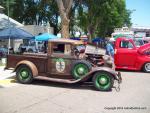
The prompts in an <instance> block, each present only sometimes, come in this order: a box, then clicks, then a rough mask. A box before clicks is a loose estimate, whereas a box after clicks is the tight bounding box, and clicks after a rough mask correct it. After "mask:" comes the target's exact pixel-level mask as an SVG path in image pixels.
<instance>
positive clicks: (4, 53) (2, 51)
mask: <svg viewBox="0 0 150 113" xmlns="http://www.w3.org/2000/svg"><path fill="white" fill-rule="evenodd" d="M7 52H8V49H7V48H4V47H1V48H0V58H3V57H6V56H7Z"/></svg>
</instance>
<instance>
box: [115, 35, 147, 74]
mask: <svg viewBox="0 0 150 113" xmlns="http://www.w3.org/2000/svg"><path fill="white" fill-rule="evenodd" d="M114 56H115V57H114V58H115V59H114V61H115V66H116V69H126V70H138V71H141V70H143V71H145V72H148V73H150V43H147V44H144V45H140V46H138V47H137V45H136V43H135V41H134V40H133V39H132V38H125V37H120V38H117V39H116V42H115V55H114Z"/></svg>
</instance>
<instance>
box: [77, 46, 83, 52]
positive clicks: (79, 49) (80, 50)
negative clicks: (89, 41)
mask: <svg viewBox="0 0 150 113" xmlns="http://www.w3.org/2000/svg"><path fill="white" fill-rule="evenodd" d="M75 48H76V49H77V50H78V51H79V52H84V51H85V45H76V47H75Z"/></svg>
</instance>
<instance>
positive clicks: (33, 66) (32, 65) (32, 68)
mask: <svg viewBox="0 0 150 113" xmlns="http://www.w3.org/2000/svg"><path fill="white" fill-rule="evenodd" d="M20 65H27V66H28V67H29V68H30V69H31V71H32V74H33V76H38V70H37V67H36V66H35V64H34V63H32V62H31V61H27V60H22V61H20V62H18V63H17V65H16V67H15V69H14V72H15V71H16V70H17V68H18V67H19V66H20Z"/></svg>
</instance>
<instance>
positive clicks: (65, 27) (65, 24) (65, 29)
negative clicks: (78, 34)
mask: <svg viewBox="0 0 150 113" xmlns="http://www.w3.org/2000/svg"><path fill="white" fill-rule="evenodd" d="M61 34H62V38H70V36H69V21H66V20H61Z"/></svg>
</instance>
